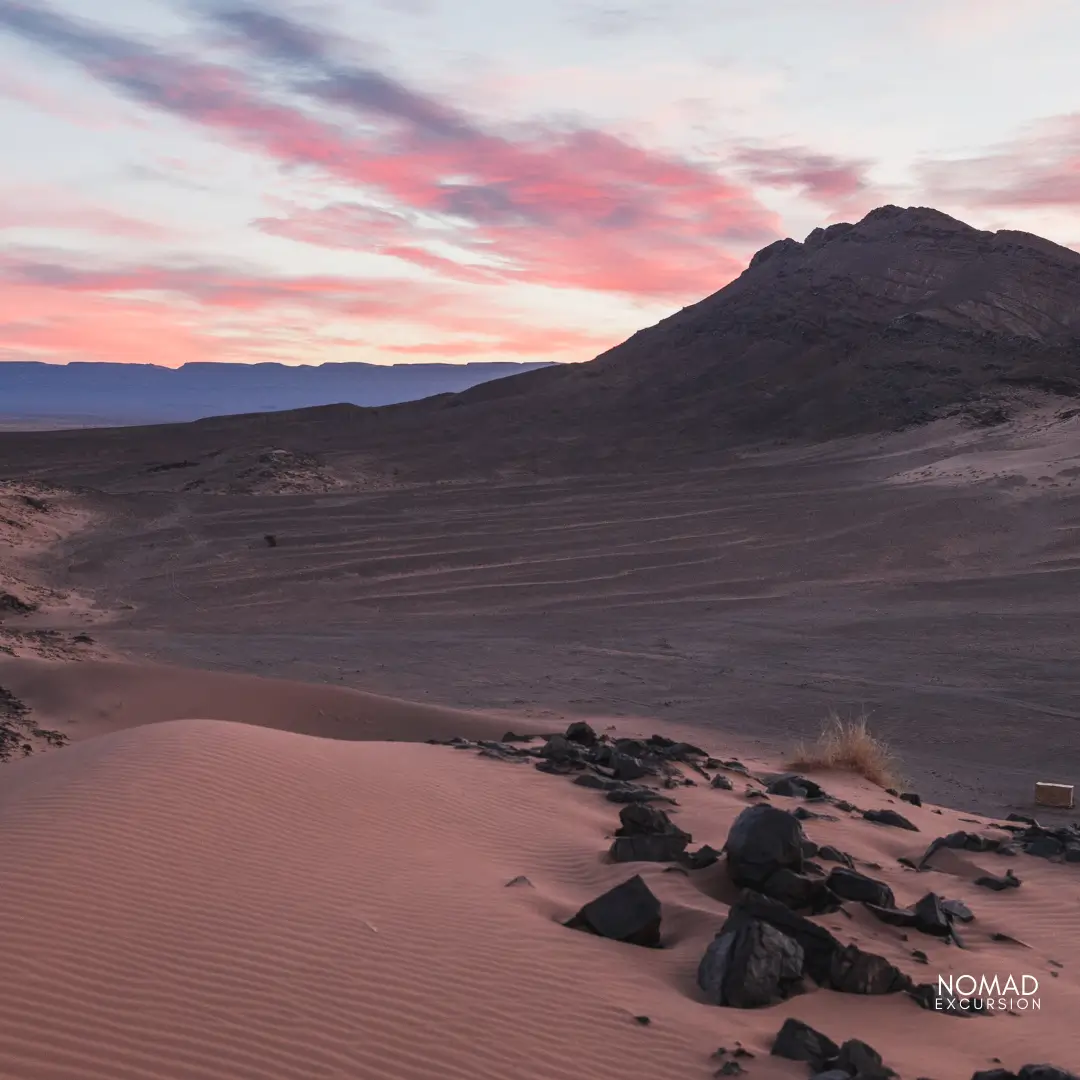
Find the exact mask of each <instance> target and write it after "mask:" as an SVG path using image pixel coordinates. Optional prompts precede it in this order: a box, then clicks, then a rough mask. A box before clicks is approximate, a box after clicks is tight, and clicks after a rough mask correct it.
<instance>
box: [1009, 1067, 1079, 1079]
mask: <svg viewBox="0 0 1080 1080" xmlns="http://www.w3.org/2000/svg"><path fill="white" fill-rule="evenodd" d="M1017 1080H1077V1077H1076V1075H1075V1074H1074V1073H1071V1072H1067V1071H1066V1070H1065V1069H1059V1068H1058V1067H1057V1066H1056V1065H1023V1066H1021V1068H1020V1072H1019V1073H1017Z"/></svg>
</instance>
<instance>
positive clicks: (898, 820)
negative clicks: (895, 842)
mask: <svg viewBox="0 0 1080 1080" xmlns="http://www.w3.org/2000/svg"><path fill="white" fill-rule="evenodd" d="M863 817H864V818H865V819H866V820H867V821H874V822H876V823H877V824H878V825H892V826H893V827H894V828H897V829H908V830H910V831H911V832H918V831H919V827H918V826H917V825H912V823H911V822H910V821H908V819H907V818H906V817H904V816H903V815H902V814H898V813H897V812H896V811H895V810H865V811H863Z"/></svg>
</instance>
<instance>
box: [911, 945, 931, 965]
mask: <svg viewBox="0 0 1080 1080" xmlns="http://www.w3.org/2000/svg"><path fill="white" fill-rule="evenodd" d="M911 959H912V960H914V961H916V962H917V963H920V964H929V963H930V957H928V956H927V955H926V953H924V952H923V951H922V949H912V950H911Z"/></svg>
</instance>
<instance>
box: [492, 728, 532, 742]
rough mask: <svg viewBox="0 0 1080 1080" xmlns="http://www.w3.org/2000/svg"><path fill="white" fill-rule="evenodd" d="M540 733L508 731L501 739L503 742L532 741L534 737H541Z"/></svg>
mask: <svg viewBox="0 0 1080 1080" xmlns="http://www.w3.org/2000/svg"><path fill="white" fill-rule="evenodd" d="M539 738H540V736H539V735H518V734H517V733H516V732H513V731H508V732H506V734H505V735H503V737H502V739H501V740H500V741H502V742H532V740H533V739H539Z"/></svg>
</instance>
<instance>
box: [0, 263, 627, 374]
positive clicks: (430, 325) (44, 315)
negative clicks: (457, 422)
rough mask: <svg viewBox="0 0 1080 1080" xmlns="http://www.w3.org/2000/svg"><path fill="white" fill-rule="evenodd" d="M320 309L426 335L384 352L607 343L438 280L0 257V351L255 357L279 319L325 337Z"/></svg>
mask: <svg viewBox="0 0 1080 1080" xmlns="http://www.w3.org/2000/svg"><path fill="white" fill-rule="evenodd" d="M470 301H471V302H470ZM328 317H332V318H334V320H335V321H342V322H345V323H353V324H356V325H357V326H366V327H369V328H370V327H378V328H382V329H383V330H384V333H385V329H386V328H387V327H390V328H393V327H394V326H402V325H407V326H408V327H409V328H410V329H413V330H414V331H415V330H416V329H420V330H422V331H425V332H426V333H428V334H429V335H430V338H429V340H427V341H425V342H421V343H395V342H393V341H392V340H391V341H389V342H387V343H385V344H382V345H380V346H378V349H379V351H380V352H384V353H386V354H387V355H403V356H404V355H430V356H432V357H433V358H438V357H440V356H441V357H445V358H455V359H456V358H468V357H470V356H474V355H475V356H491V355H496V354H497V355H501V356H505V357H507V358H511V357H513V358H517V357H523V358H529V359H545V358H558V359H587V358H589V357H590V356H592V355H595V354H596V353H598V352H600V351H602V350H603V349H605V348H607V347H609V346H610V345H612V344H614V342H613V341H612V340H610V339H609V338H607V337H604V336H598V335H595V334H593V333H592V332H590V331H585V330H580V331H579V330H574V329H566V328H563V329H558V328H555V329H552V328H549V327H543V326H537V325H530V324H529V323H528V322H527V321H524V320H521V319H519V318H516V317H515V316H514V315H513V313H512V312H507V311H503V310H497V309H495V310H493V309H492V308H491V307H490V306H485V305H483V304H479V303H477V298H475V297H472V298H470V297H467V296H463V295H461V294H459V293H458V292H456V291H454V290H453V289H448V288H447V287H446V286H443V285H439V284H434V285H433V284H426V283H423V282H416V281H408V280H401V279H378V280H365V279H350V278H340V277H332V276H326V275H323V276H308V277H292V278H288V277H269V276H256V275H250V274H249V275H245V274H243V273H239V272H236V271H230V270H226V269H222V268H215V267H198V268H168V267H154V266H129V267H114V268H93V267H86V266H84V267H74V266H67V265H64V264H58V263H47V262H41V261H38V262H34V261H27V260H19V259H17V258H14V257H12V256H2V255H0V353H4V354H6V355H8V356H12V355H26V356H28V357H36V358H40V359H50V360H62V359H65V360H66V359H81V360H88V359H92V360H114V361H120V362H131V363H136V362H141V363H160V364H166V365H169V366H175V365H177V364H181V363H185V362H188V361H192V360H225V359H234V360H235V359H241V360H243V359H253V358H259V357H260V356H262V355H263V354H264V353H265V351H266V348H267V346H268V344H269V345H272V346H273V347H274V348H278V346H277V345H275V344H274V343H275V342H276V341H277V340H278V339H280V337H281V334H280V331H281V329H282V326H283V320H287V321H288V323H289V325H290V326H291V328H292V332H291V333H290V335H286V336H287V337H290V338H291V339H292V340H296V339H297V338H299V339H300V340H302V341H303V342H304V344H305V346H312V345H313V346H314V347H315V348H319V347H322V346H324V345H325V344H326V342H325V341H322V340H321V339H320V337H319V334H320V330H321V328H322V326H323V325H324V324H325V323H326V321H327V318H328ZM567 354H569V355H567ZM297 358H298V359H299V358H307V359H310V358H311V357H310V356H307V355H306V354H303V356H301V357H297Z"/></svg>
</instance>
